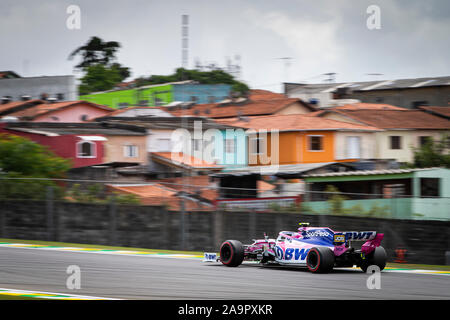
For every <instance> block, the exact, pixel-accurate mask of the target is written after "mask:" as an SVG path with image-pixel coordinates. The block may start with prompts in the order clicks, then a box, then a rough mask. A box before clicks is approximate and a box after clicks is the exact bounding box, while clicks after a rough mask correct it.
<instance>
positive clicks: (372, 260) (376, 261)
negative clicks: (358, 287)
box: [360, 246, 387, 272]
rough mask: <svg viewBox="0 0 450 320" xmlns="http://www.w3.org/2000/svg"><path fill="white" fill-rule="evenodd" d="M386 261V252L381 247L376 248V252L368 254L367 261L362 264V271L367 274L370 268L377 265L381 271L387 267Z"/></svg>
mask: <svg viewBox="0 0 450 320" xmlns="http://www.w3.org/2000/svg"><path fill="white" fill-rule="evenodd" d="M386 260H387V255H386V250H384V248H383V247H381V246H380V247H376V248H375V250H374V251H372V252H371V253H370V254H368V255H367V256H366V259H364V260H363V261H362V262H361V265H360V268H361V270H362V271H364V272H366V271H367V268H368V267H369V266H372V265H376V266H378V268H380V271H381V270H383V269H384V267H385V266H386Z"/></svg>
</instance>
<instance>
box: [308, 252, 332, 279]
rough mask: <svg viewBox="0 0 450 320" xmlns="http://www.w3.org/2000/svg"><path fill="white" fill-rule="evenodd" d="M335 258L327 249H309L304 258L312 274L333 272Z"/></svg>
mask: <svg viewBox="0 0 450 320" xmlns="http://www.w3.org/2000/svg"><path fill="white" fill-rule="evenodd" d="M334 262H335V257H334V253H333V251H331V249H329V248H327V247H314V248H311V249H310V250H309V252H308V255H307V256H306V265H307V267H308V269H309V271H311V272H313V273H327V272H330V271H331V270H333V267H334Z"/></svg>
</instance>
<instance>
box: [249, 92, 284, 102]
mask: <svg viewBox="0 0 450 320" xmlns="http://www.w3.org/2000/svg"><path fill="white" fill-rule="evenodd" d="M249 98H250V100H253V101H256V100H266V99H284V98H286V96H285V95H284V94H282V93H276V92H272V91H268V90H261V89H251V90H250V91H249Z"/></svg>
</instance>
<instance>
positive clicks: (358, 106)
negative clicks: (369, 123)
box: [332, 102, 408, 110]
mask: <svg viewBox="0 0 450 320" xmlns="http://www.w3.org/2000/svg"><path fill="white" fill-rule="evenodd" d="M332 109H336V110H408V109H405V108H401V107H396V106H392V105H390V104H382V103H362V102H359V103H352V104H346V105H343V106H338V107H333V108H332Z"/></svg>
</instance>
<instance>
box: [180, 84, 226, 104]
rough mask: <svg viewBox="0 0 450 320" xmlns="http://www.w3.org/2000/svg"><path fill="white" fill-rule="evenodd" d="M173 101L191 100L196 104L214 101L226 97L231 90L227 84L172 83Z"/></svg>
mask: <svg viewBox="0 0 450 320" xmlns="http://www.w3.org/2000/svg"><path fill="white" fill-rule="evenodd" d="M172 88H173V89H172V90H173V93H172V94H173V101H183V102H188V101H193V102H196V103H198V104H204V103H216V102H219V101H221V100H223V99H225V98H227V97H229V95H230V92H231V85H229V84H190V83H178V84H172Z"/></svg>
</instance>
